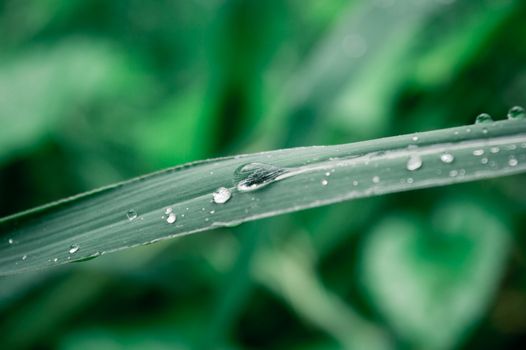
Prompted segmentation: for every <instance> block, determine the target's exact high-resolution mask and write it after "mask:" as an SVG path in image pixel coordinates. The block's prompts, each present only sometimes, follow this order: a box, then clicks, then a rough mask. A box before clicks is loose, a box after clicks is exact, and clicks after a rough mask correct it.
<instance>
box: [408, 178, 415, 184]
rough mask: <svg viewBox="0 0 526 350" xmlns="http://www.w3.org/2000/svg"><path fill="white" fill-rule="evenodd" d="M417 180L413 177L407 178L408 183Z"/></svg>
mask: <svg viewBox="0 0 526 350" xmlns="http://www.w3.org/2000/svg"><path fill="white" fill-rule="evenodd" d="M414 181H415V180H413V178H412V177H409V178H407V183H408V184H412V183H413V182H414Z"/></svg>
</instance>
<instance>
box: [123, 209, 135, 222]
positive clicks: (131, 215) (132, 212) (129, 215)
mask: <svg viewBox="0 0 526 350" xmlns="http://www.w3.org/2000/svg"><path fill="white" fill-rule="evenodd" d="M126 217H127V218H128V220H130V221H133V220H135V219H137V212H136V211H135V210H133V209H130V210H128V212H127V213H126Z"/></svg>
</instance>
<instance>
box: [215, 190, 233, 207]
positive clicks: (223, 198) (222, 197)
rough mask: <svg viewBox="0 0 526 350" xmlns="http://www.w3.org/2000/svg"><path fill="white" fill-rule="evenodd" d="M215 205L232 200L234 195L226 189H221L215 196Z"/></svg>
mask: <svg viewBox="0 0 526 350" xmlns="http://www.w3.org/2000/svg"><path fill="white" fill-rule="evenodd" d="M212 196H213V198H214V203H216V204H224V203H226V202H228V201H229V200H230V198H232V193H231V192H230V190H229V189H228V188H226V187H219V188H218V189H217V190H216V191H215V192H214V193H213V194H212Z"/></svg>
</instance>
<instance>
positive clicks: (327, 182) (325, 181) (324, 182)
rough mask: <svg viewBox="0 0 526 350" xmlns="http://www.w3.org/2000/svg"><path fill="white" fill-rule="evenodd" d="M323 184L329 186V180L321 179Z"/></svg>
mask: <svg viewBox="0 0 526 350" xmlns="http://www.w3.org/2000/svg"><path fill="white" fill-rule="evenodd" d="M321 184H322V186H327V185H328V184H329V181H327V180H321Z"/></svg>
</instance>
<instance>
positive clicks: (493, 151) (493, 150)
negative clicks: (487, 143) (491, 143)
mask: <svg viewBox="0 0 526 350" xmlns="http://www.w3.org/2000/svg"><path fill="white" fill-rule="evenodd" d="M489 151H490V152H491V153H499V151H500V149H499V148H498V147H491V148H490V149H489Z"/></svg>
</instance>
